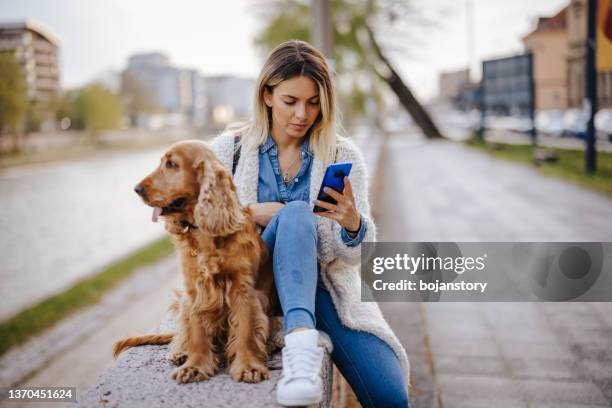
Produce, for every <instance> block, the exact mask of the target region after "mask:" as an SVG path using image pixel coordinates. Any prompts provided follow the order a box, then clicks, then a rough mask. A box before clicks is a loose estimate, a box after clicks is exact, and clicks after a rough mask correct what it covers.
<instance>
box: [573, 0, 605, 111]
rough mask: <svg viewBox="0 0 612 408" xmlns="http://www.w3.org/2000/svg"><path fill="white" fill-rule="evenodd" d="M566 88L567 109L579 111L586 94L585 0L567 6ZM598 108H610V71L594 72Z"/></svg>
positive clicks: (576, 0)
mask: <svg viewBox="0 0 612 408" xmlns="http://www.w3.org/2000/svg"><path fill="white" fill-rule="evenodd" d="M567 35H568V56H567V79H568V82H567V87H568V106H569V107H570V108H579V107H581V106H582V101H583V99H584V94H585V65H586V47H585V44H586V38H587V1H586V0H571V2H570V5H569V6H568V7H567ZM597 105H598V108H599V109H601V108H609V107H612V70H611V69H608V70H600V71H598V72H597Z"/></svg>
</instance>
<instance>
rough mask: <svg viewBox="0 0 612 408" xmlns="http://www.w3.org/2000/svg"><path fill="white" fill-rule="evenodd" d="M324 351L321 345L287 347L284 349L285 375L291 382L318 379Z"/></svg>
mask: <svg viewBox="0 0 612 408" xmlns="http://www.w3.org/2000/svg"><path fill="white" fill-rule="evenodd" d="M322 361H323V353H322V351H321V349H320V348H319V347H316V348H303V347H285V348H284V349H283V376H284V377H286V381H287V382H290V381H293V380H297V379H306V380H310V381H312V382H315V381H316V380H317V377H319V372H320V370H321V362H322Z"/></svg>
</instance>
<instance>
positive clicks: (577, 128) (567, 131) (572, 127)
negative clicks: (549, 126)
mask: <svg viewBox="0 0 612 408" xmlns="http://www.w3.org/2000/svg"><path fill="white" fill-rule="evenodd" d="M587 120H588V118H587V117H586V114H585V112H584V111H583V110H582V109H568V110H566V111H565V114H564V115H563V133H562V136H563V137H577V138H579V139H584V138H585V136H586V126H587Z"/></svg>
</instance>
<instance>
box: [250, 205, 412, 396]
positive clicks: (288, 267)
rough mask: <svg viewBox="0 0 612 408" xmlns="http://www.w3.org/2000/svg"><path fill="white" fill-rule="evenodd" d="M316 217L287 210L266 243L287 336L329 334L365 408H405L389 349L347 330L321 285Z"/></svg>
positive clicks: (303, 208) (296, 208)
mask: <svg viewBox="0 0 612 408" xmlns="http://www.w3.org/2000/svg"><path fill="white" fill-rule="evenodd" d="M315 217H316V215H314V214H313V212H312V210H311V209H310V206H309V205H308V204H307V203H306V202H303V201H292V202H290V203H288V204H286V205H285V206H284V207H283V208H282V209H281V210H280V211H279V212H278V213H277V214H276V215H275V216H274V217H273V218H272V220H270V223H269V224H268V225H267V226H266V228H265V229H264V231H263V233H262V238H263V240H264V241H265V242H266V244H267V246H268V249H269V250H270V253H271V254H272V265H273V269H274V281H275V283H276V290H277V292H278V297H279V300H280V303H281V307H282V310H283V315H284V321H285V333H289V332H290V331H291V330H293V329H295V328H296V327H307V328H317V329H319V330H321V331H324V332H325V333H327V334H328V335H329V337H330V339H331V341H332V344H333V346H334V350H333V352H332V355H331V358H332V360H333V362H334V364H335V365H336V367H338V369H339V370H340V372H341V373H342V375H343V376H344V378H345V379H346V380H347V381H348V382H349V384H350V385H351V387H352V388H353V391H354V392H355V395H356V396H357V398H358V399H359V402H360V403H361V405H362V406H363V407H404V408H405V407H407V406H408V389H407V387H406V381H405V379H404V375H403V372H402V369H401V366H400V363H399V360H398V358H397V356H396V355H395V353H394V352H393V350H392V349H391V347H389V345H388V344H387V343H385V342H384V341H382V340H381V339H379V338H378V337H376V336H374V335H373V334H370V333H367V332H363V331H357V330H352V329H349V328H348V327H346V326H344V325H343V324H342V322H341V321H340V318H339V317H338V312H337V311H336V308H335V307H334V304H333V302H332V299H331V295H330V294H329V292H328V291H327V290H326V289H325V287H324V285H323V284H319V285H317V278H318V276H317V274H318V266H317V227H316V222H315Z"/></svg>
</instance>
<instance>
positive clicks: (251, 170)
mask: <svg viewBox="0 0 612 408" xmlns="http://www.w3.org/2000/svg"><path fill="white" fill-rule="evenodd" d="M212 147H213V150H214V152H215V153H216V155H217V157H218V158H219V160H220V161H221V163H223V165H224V166H225V168H226V169H227V170H229V171H231V169H232V164H233V160H234V133H231V132H227V133H224V134H222V135H220V136H218V137H217V138H216V139H215V140H214V141H213V142H212ZM335 161H336V162H351V163H353V167H352V169H351V173H350V175H349V179H350V180H351V184H352V186H353V193H354V195H355V204H356V206H357V210H358V211H359V213H360V214H361V216H362V218H363V221H364V222H365V223H366V234H365V237H364V239H363V240H364V241H369V242H374V241H376V226H375V225H374V222H373V221H372V218H371V215H370V203H369V202H368V185H367V170H366V167H365V162H364V160H363V156H362V155H361V152H360V151H359V148H357V146H355V144H353V143H352V142H351V141H349V140H348V139H346V138H339V141H338V146H337V154H336V160H335ZM324 172H325V166H324V164H323V162H321V161H320V160H318V159H317V157H314V158H313V162H312V168H311V175H310V204H311V206H312V205H313V201H314V199H315V198H316V197H317V195H318V192H319V187H320V186H321V182H322V180H323V175H324ZM258 181H259V150H258V149H251V150H247V149H246V147H245V146H243V147H242V151H241V152H240V160H239V161H238V166H237V167H236V173H235V174H234V183H235V184H236V188H237V189H238V197H239V198H240V202H241V204H242V205H246V204H251V203H256V202H257V186H258ZM341 228H342V227H341V226H340V224H338V223H337V222H336V221H334V220H330V219H327V218H323V217H317V233H318V238H319V239H318V260H319V264H320V265H321V277H322V278H323V282H324V284H325V287H326V288H327V289H328V290H329V293H330V294H331V298H332V300H333V303H334V306H335V307H336V310H337V311H338V315H339V317H340V320H341V321H342V323H343V324H344V325H345V326H346V327H349V328H351V329H355V330H362V331H365V332H368V333H372V334H373V335H375V336H377V337H379V338H380V339H381V340H383V341H385V342H386V343H387V344H389V346H390V347H391V348H392V349H393V351H394V352H395V354H396V355H397V357H398V358H399V361H400V364H401V367H402V369H403V371H404V375H405V376H406V381H407V383H408V384H410V362H409V361H408V357H407V355H406V351H405V350H404V347H403V346H402V345H401V343H400V342H399V340H398V339H397V337H396V336H395V334H394V333H393V331H392V330H391V328H390V327H389V324H388V323H387V321H386V320H385V318H384V317H383V315H382V313H381V311H380V308H379V307H378V304H377V303H375V302H361V299H360V296H361V277H360V274H359V269H360V268H359V265H360V263H361V245H357V246H355V247H349V246H347V245H346V244H344V242H343V241H342V238H341V236H340V229H341Z"/></svg>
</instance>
